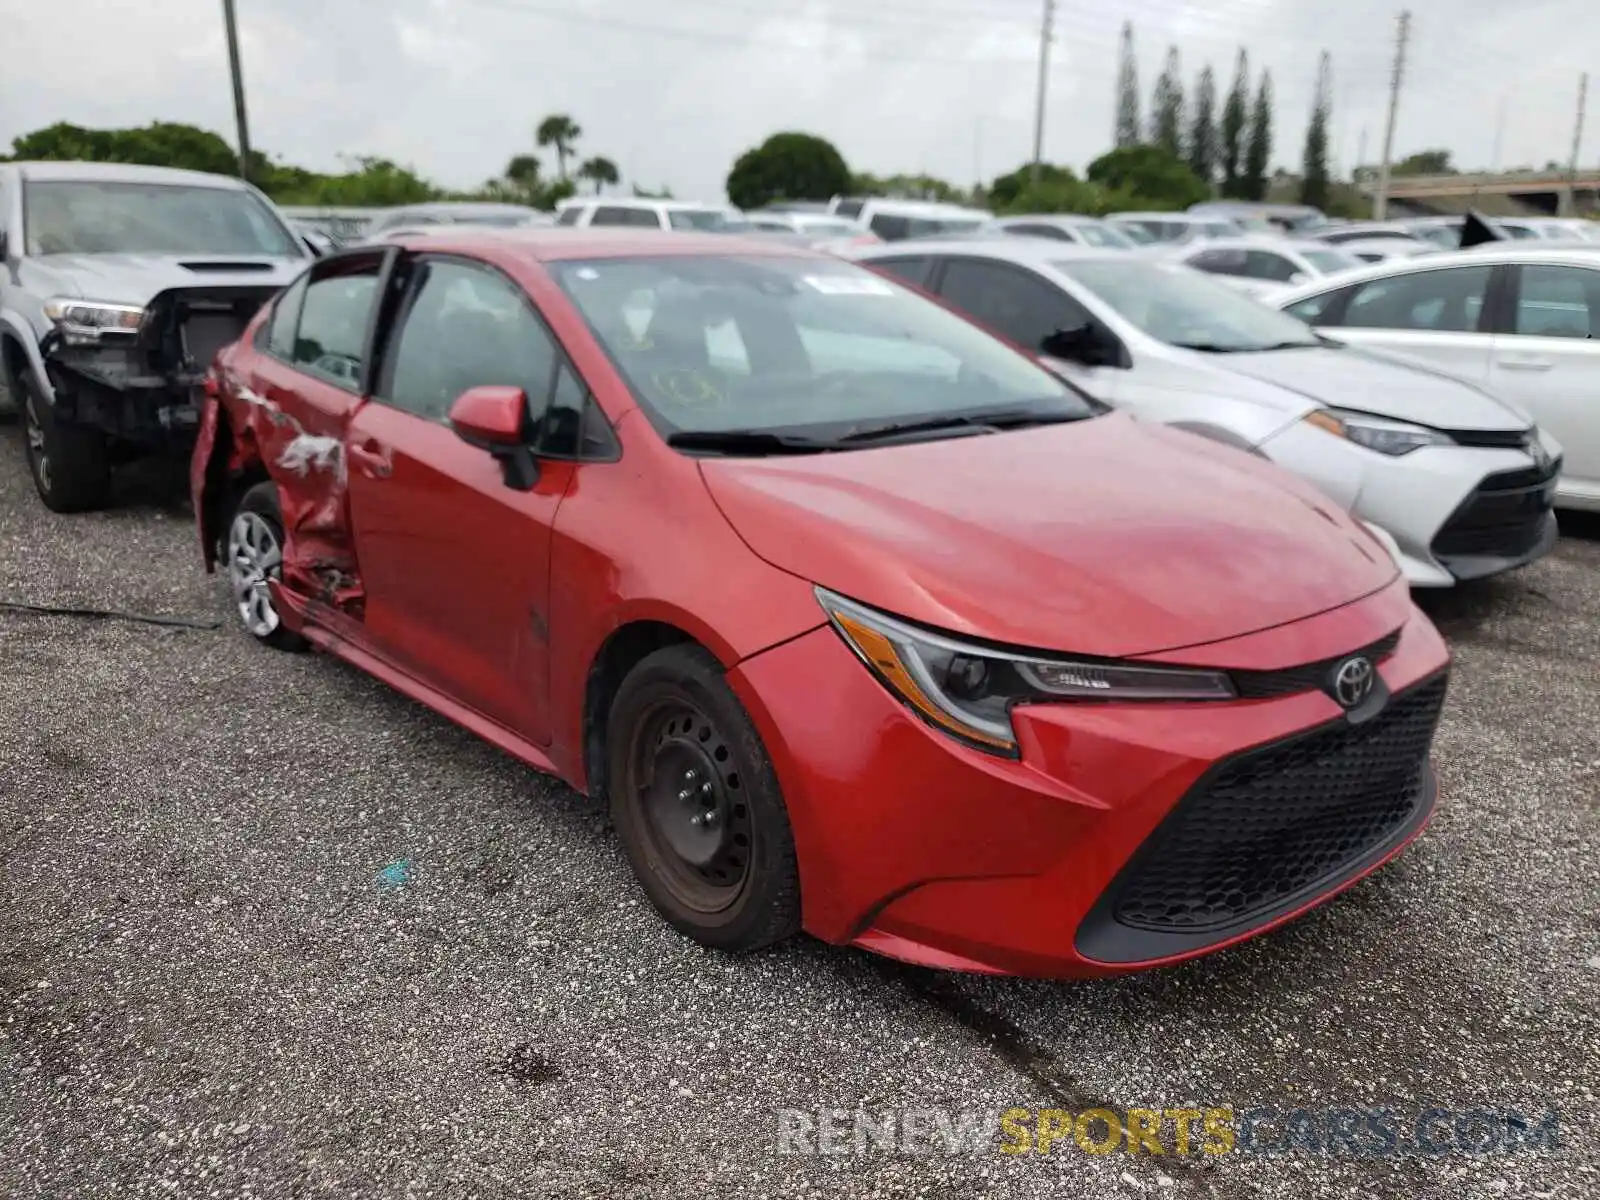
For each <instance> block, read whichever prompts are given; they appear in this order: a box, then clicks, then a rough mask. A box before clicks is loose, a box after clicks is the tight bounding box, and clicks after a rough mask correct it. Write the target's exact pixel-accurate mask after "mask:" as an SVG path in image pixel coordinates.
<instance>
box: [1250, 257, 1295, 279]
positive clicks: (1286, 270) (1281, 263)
mask: <svg viewBox="0 0 1600 1200" xmlns="http://www.w3.org/2000/svg"><path fill="white" fill-rule="evenodd" d="M1244 273H1245V274H1246V275H1248V276H1250V278H1251V279H1270V280H1272V281H1274V282H1275V283H1288V282H1289V280H1291V279H1293V278H1294V277H1295V274H1296V268H1295V265H1294V263H1292V262H1290V261H1289V260H1288V259H1287V258H1285V257H1284V256H1283V255H1281V254H1273V253H1272V252H1271V251H1269V250H1252V251H1250V253H1249V254H1247V255H1245V271H1244Z"/></svg>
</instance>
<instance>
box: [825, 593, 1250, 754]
mask: <svg viewBox="0 0 1600 1200" xmlns="http://www.w3.org/2000/svg"><path fill="white" fill-rule="evenodd" d="M816 592H817V600H818V601H819V602H820V603H821V604H822V608H823V611H824V612H826V613H827V614H828V619H829V620H830V621H832V622H833V627H834V628H835V629H836V630H838V631H839V635H840V636H841V637H843V638H844V640H845V644H846V645H848V646H849V647H850V648H851V649H852V650H854V651H855V652H856V655H857V656H858V657H859V658H860V659H861V661H862V662H864V663H866V665H867V666H868V668H870V669H871V671H872V673H873V674H874V675H876V676H877V677H878V679H879V680H880V681H882V683H883V685H884V686H885V687H887V688H888V689H889V690H890V691H891V692H893V693H894V694H895V696H896V697H897V698H899V699H900V700H901V701H903V702H904V703H905V704H906V705H907V706H909V707H910V708H911V709H912V710H913V711H914V712H916V713H917V715H918V716H920V717H922V718H923V719H924V720H925V721H927V722H928V723H929V724H931V725H934V726H936V727H938V728H939V729H942V730H944V732H946V733H948V734H950V735H951V736H953V737H955V738H957V739H959V740H960V741H962V742H965V743H966V744H968V745H971V746H976V747H978V748H979V749H982V750H988V751H991V752H993V753H997V754H1007V755H1012V756H1015V755H1016V753H1017V738H1016V734H1015V732H1014V731H1013V730H1012V727H1011V708H1012V705H1015V704H1023V703H1039V702H1052V701H1086V700H1087V701H1095V700H1100V701H1104V700H1231V699H1233V698H1234V696H1235V692H1234V690H1233V684H1232V682H1231V681H1230V680H1229V679H1228V677H1227V675H1225V674H1223V673H1222V672H1220V671H1204V670H1189V669H1185V668H1180V667H1146V666H1139V665H1134V664H1130V663H1121V662H1091V661H1080V660H1074V659H1069V658H1056V657H1047V656H1039V657H1034V656H1032V655H1021V654H1014V653H1011V652H1008V651H1004V650H995V649H992V648H991V647H988V646H978V645H974V644H972V643H970V642H964V641H961V640H959V639H957V638H952V637H948V636H946V635H944V634H937V633H931V632H929V631H928V630H925V629H918V628H916V627H915V626H912V625H907V624H906V623H904V622H903V621H897V620H895V619H894V618H893V617H890V616H886V615H885V614H883V613H880V612H878V611H877V610H876V609H871V608H868V607H866V606H865V605H862V604H857V603H855V602H854V601H852V600H846V599H845V598H844V597H843V596H838V595H835V594H834V593H832V592H830V591H828V590H826V589H825V588H820V587H819V588H817V589H816Z"/></svg>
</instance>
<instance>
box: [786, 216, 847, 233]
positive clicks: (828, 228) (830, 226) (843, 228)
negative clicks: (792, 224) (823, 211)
mask: <svg viewBox="0 0 1600 1200" xmlns="http://www.w3.org/2000/svg"><path fill="white" fill-rule="evenodd" d="M799 225H800V230H801V232H802V233H809V234H812V235H814V236H816V237H851V236H853V235H855V234H857V233H860V232H861V231H860V230H859V229H857V228H856V227H855V226H854V225H852V224H850V222H849V221H834V220H829V219H827V218H821V219H819V218H816V217H809V218H806V219H804V220H802V221H800V222H799Z"/></svg>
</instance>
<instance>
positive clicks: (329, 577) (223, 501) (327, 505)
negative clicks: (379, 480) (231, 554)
mask: <svg viewBox="0 0 1600 1200" xmlns="http://www.w3.org/2000/svg"><path fill="white" fill-rule="evenodd" d="M206 392H207V402H206V404H205V405H204V407H203V409H202V412H201V418H200V429H199V433H198V436H197V439H196V443H195V451H194V457H193V459H192V460H191V464H190V479H189V482H190V489H191V492H192V496H193V500H194V508H195V514H196V516H197V518H198V519H199V522H200V540H201V552H202V554H203V555H204V559H205V564H206V570H207V571H208V572H213V571H215V570H216V565H217V555H218V548H219V543H220V540H221V537H222V534H223V531H224V528H225V526H226V523H227V519H228V515H229V513H230V512H231V511H232V507H233V505H234V504H235V503H237V501H238V498H239V497H240V496H242V495H243V494H244V493H245V492H246V491H248V490H249V489H250V488H251V487H252V486H254V485H255V484H257V483H260V482H263V481H264V480H271V481H272V482H274V483H276V484H277V485H278V506H279V510H280V512H281V514H282V518H283V528H284V547H283V582H284V585H285V586H287V587H290V588H292V589H293V590H294V591H296V592H298V593H300V594H302V595H306V596H310V597H313V598H315V599H317V600H319V601H321V602H322V603H324V604H328V605H330V606H332V607H334V608H338V609H340V610H343V611H344V612H346V613H348V614H349V615H351V616H354V617H359V616H360V615H361V608H362V600H363V592H362V588H361V583H360V575H359V573H358V571H357V568H356V560H355V551H354V547H353V546H352V544H351V539H350V532H349V531H350V524H349V520H348V515H347V500H348V495H347V493H348V483H349V480H348V477H347V475H346V470H345V459H344V448H343V446H342V445H341V444H340V442H339V439H337V438H333V437H327V436H323V435H319V434H315V433H312V432H310V431H308V430H307V429H306V428H305V427H304V426H303V425H302V424H301V423H300V421H299V420H297V419H296V418H295V417H294V415H293V414H291V413H288V412H285V411H284V410H283V409H282V407H280V406H279V405H277V404H275V403H274V402H273V401H272V400H270V399H268V398H267V397H265V396H262V395H260V394H259V393H257V392H256V391H254V390H253V389H252V388H250V387H249V386H248V385H247V384H246V383H245V382H244V381H243V380H241V379H238V378H230V379H228V380H227V381H226V384H225V386H224V384H223V382H222V380H221V379H219V378H218V377H217V376H216V375H215V374H213V375H210V376H208V377H207V381H206ZM223 392H225V393H226V394H227V395H229V396H230V397H234V398H236V399H235V401H234V402H233V403H231V404H225V403H224V402H223V401H221V400H220V399H219V398H218V396H219V394H220V393H223Z"/></svg>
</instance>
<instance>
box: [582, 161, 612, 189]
mask: <svg viewBox="0 0 1600 1200" xmlns="http://www.w3.org/2000/svg"><path fill="white" fill-rule="evenodd" d="M578 178H579V179H587V180H588V181H589V182H590V183H592V184H594V194H595V195H597V196H598V195H599V194H600V193H601V192H603V191H604V190H605V188H606V185H607V184H614V183H616V182H617V181H618V180H619V179H621V178H622V176H621V175H620V174H618V172H617V164H616V163H614V162H612V161H611V160H610V159H609V158H591V159H590V160H589V161H588V162H586V163H584V164H583V165H582V166H581V167H579V168H578Z"/></svg>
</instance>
